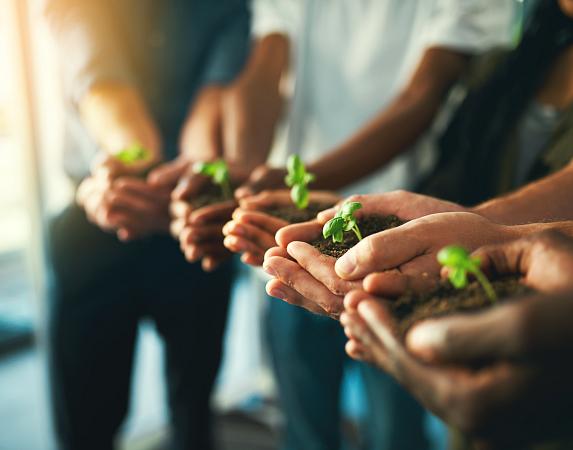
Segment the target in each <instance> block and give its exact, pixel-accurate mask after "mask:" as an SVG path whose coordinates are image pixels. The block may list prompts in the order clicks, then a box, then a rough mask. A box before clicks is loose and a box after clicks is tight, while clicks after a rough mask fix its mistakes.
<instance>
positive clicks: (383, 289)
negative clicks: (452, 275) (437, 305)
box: [335, 212, 518, 297]
mask: <svg viewBox="0 0 573 450" xmlns="http://www.w3.org/2000/svg"><path fill="white" fill-rule="evenodd" d="M516 237H518V231H517V230H515V229H513V228H511V227H508V226H504V225H500V224H496V223H493V222H490V221H489V220H487V219H485V218H483V217H481V216H478V215H476V214H472V213H466V212H457V213H456V212H454V213H439V214H431V215H428V216H424V217H421V218H419V219H415V220H411V221H410V222H408V223H406V224H404V225H402V226H399V227H396V228H393V229H390V230H386V231H382V232H380V233H376V234H373V235H370V236H368V237H366V238H364V239H363V240H362V241H360V242H359V243H358V244H357V245H356V246H354V247H353V248H351V249H350V250H348V252H346V254H344V255H343V256H342V257H340V258H339V259H338V261H337V262H336V265H335V270H336V273H337V274H338V276H339V277H341V278H342V279H345V280H350V281H352V280H360V279H363V278H364V289H366V290H367V291H368V292H371V293H373V294H376V295H379V296H382V297H393V296H396V295H399V294H401V293H403V292H404V291H405V290H407V289H413V290H424V289H429V288H431V287H433V286H434V285H435V284H436V282H437V281H438V280H439V275H440V265H439V263H438V261H437V260H436V255H437V253H438V251H439V250H440V249H441V248H442V247H444V246H446V245H451V244H457V245H461V246H463V247H465V248H467V249H468V250H469V251H473V250H475V249H476V248H478V247H480V246H482V245H485V244H491V243H499V242H504V241H507V240H513V239H515V238H516Z"/></svg>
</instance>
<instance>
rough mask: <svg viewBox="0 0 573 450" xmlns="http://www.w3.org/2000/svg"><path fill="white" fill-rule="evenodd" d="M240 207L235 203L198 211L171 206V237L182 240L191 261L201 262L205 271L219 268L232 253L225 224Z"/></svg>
mask: <svg viewBox="0 0 573 450" xmlns="http://www.w3.org/2000/svg"><path fill="white" fill-rule="evenodd" d="M236 207H237V204H236V202H235V201H234V200H228V201H225V202H221V203H216V204H212V205H207V206H203V207H201V208H198V209H194V208H193V207H192V205H191V203H189V202H186V201H175V202H172V203H171V206H170V213H171V216H172V218H173V219H172V222H171V226H170V231H171V234H172V235H173V236H174V237H175V238H176V239H178V240H179V244H180V246H181V250H182V251H183V253H184V255H185V258H186V259H187V261H189V262H196V261H198V260H201V266H202V267H203V270H205V271H212V270H214V269H216V268H217V267H218V266H219V265H220V264H221V263H222V262H224V261H225V260H227V259H228V258H229V257H230V256H231V253H230V252H229V251H228V250H227V249H226V248H225V247H224V245H223V232H222V228H223V225H224V224H225V223H226V222H227V221H228V220H229V218H230V217H231V214H232V212H233V210H234V209H235V208H236Z"/></svg>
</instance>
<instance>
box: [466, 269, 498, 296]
mask: <svg viewBox="0 0 573 450" xmlns="http://www.w3.org/2000/svg"><path fill="white" fill-rule="evenodd" d="M472 272H473V274H474V275H475V277H476V278H477V280H478V281H479V283H480V284H481V285H482V287H483V290H484V291H485V295H487V297H488V298H489V299H490V300H491V301H492V302H495V301H497V295H496V293H495V290H494V289H493V286H492V285H491V283H490V282H489V280H488V279H487V277H486V276H485V275H484V274H483V272H482V271H481V270H480V269H478V268H475V269H474V270H472Z"/></svg>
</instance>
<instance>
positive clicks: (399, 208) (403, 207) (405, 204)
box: [318, 190, 466, 224]
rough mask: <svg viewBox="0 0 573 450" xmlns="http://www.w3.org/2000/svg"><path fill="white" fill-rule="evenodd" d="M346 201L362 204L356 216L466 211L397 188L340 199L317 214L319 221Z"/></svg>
mask: <svg viewBox="0 0 573 450" xmlns="http://www.w3.org/2000/svg"><path fill="white" fill-rule="evenodd" d="M346 202H359V203H361V204H362V208H361V209H359V210H358V211H357V212H356V216H357V217H363V216H369V215H381V216H389V215H394V216H396V217H398V218H400V219H402V220H404V221H406V220H413V219H418V218H419V217H423V216H427V215H429V214H437V213H443V212H464V211H466V208H464V207H463V206H460V205H458V204H456V203H452V202H448V201H445V200H440V199H437V198H434V197H429V196H427V195H422V194H415V193H413V192H408V191H403V190H398V191H392V192H386V193H382V194H366V195H352V196H350V197H348V198H347V199H344V200H343V201H340V202H339V203H338V205H336V206H335V207H334V208H331V209H328V210H326V211H323V212H322V213H321V214H319V215H318V220H319V222H320V223H323V224H324V223H326V222H328V221H329V220H330V219H332V218H333V217H334V216H335V214H336V212H337V211H338V209H339V208H340V207H341V206H342V205H343V204H344V203H346Z"/></svg>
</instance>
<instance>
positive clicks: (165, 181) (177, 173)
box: [147, 158, 190, 187]
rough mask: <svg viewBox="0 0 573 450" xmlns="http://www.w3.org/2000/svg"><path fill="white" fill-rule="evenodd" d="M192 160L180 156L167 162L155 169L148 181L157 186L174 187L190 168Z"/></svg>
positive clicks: (150, 173)
mask: <svg viewBox="0 0 573 450" xmlns="http://www.w3.org/2000/svg"><path fill="white" fill-rule="evenodd" d="M189 164H190V162H189V161H188V160H186V159H183V158H178V159H176V160H175V161H172V162H170V163H167V164H162V165H161V166H159V167H157V168H155V169H153V170H152V171H151V172H149V175H148V176H147V182H148V183H149V184H151V185H152V186H157V187H173V186H175V185H176V183H177V182H178V181H179V178H181V176H182V175H183V174H184V173H185V171H186V170H187V169H188V168H189Z"/></svg>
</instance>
